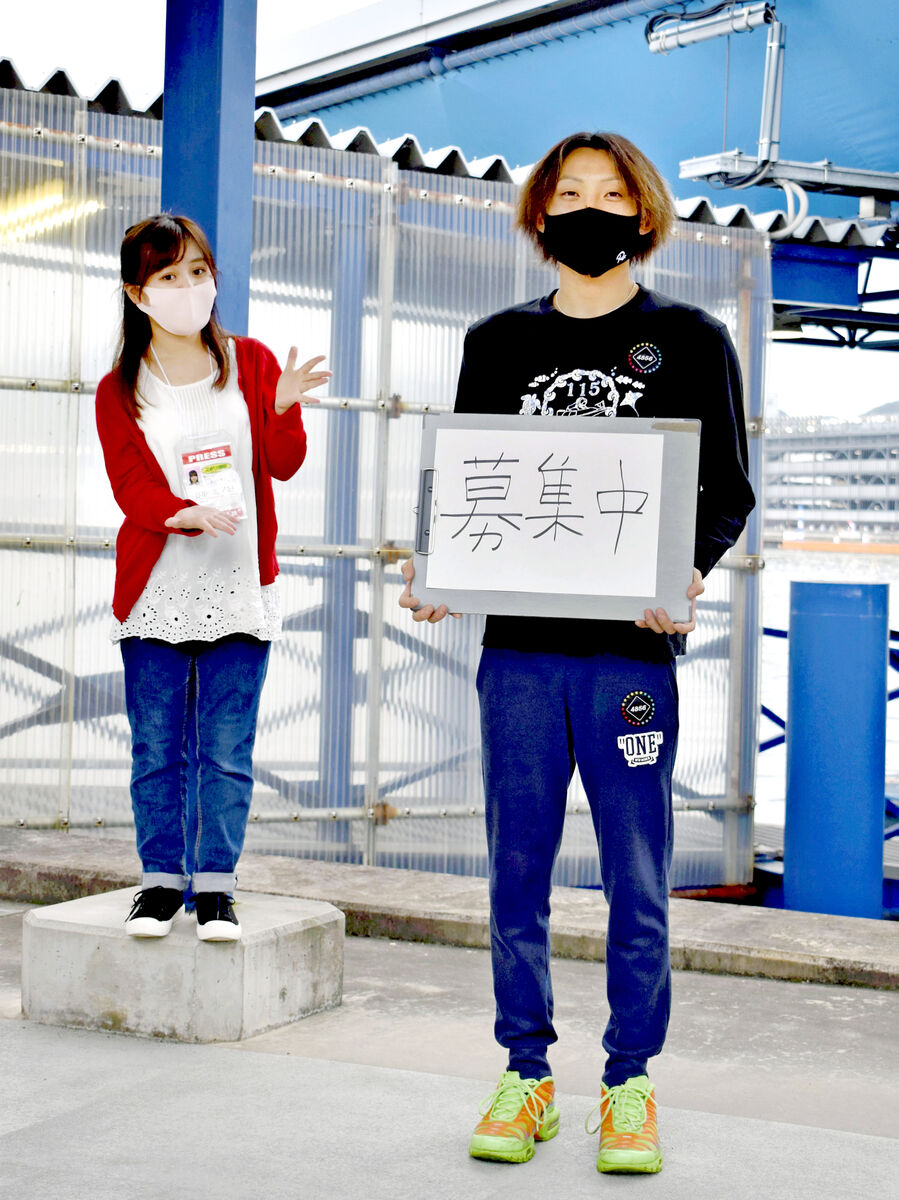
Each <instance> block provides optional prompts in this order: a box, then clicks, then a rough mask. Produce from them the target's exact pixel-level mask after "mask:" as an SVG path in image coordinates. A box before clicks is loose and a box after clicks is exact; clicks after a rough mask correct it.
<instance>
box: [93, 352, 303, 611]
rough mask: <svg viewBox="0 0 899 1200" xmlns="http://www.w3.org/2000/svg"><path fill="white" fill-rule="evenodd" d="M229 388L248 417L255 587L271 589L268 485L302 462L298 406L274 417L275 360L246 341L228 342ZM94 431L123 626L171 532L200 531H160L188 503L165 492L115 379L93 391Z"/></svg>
mask: <svg viewBox="0 0 899 1200" xmlns="http://www.w3.org/2000/svg"><path fill="white" fill-rule="evenodd" d="M235 345H236V350H237V382H238V385H239V386H240V390H241V392H242V393H243V398H244V400H245V401H246V404H247V409H248V411H249V414H250V434H251V436H252V439H253V480H254V483H255V491H256V531H257V540H258V546H259V582H260V583H261V584H262V585H263V586H264V585H265V584H267V583H274V580H275V576H276V575H277V574H278V561H277V559H276V558H275V537H276V535H277V532H278V522H277V520H276V519H275V500H274V496H273V494H272V479H273V478H274V479H290V477H291V476H292V475H293V474H294V473H295V472H296V471H297V470H299V468H300V466H301V465H302V462H303V459H304V458H305V457H306V433H305V431H304V429H303V419H302V417H301V415H300V406H299V404H294V405H293V406H292V407H291V408H289V409H288V410H287V412H285V413H282V414H281V415H280V416H279V415H278V413H276V412H275V387H276V385H277V383H278V379H279V378H280V376H281V368H280V367H279V366H278V362H277V359H276V358H275V356H274V354H272V352H271V350H269V349H268V347H267V346H263V344H262V343H261V342H257V341H255V340H254V339H253V338H242V337H241V338H235ZM97 432H98V433H99V435H100V442H101V444H102V446H103V457H104V459H105V460H106V473H107V475H108V476H109V482H110V483H111V484H112V491H113V494H114V496H115V498H116V501H117V503H118V505H119V508H121V510H122V512H123V513H124V514H125V520H124V522H123V524H122V527H121V529H120V530H119V534H118V537H117V538H116V573H115V593H114V595H113V600H112V611H113V612H114V613H115V615H116V617H117V619H118V620H119V621H124V620H125V618H126V617H127V616H128V614H129V613H130V612H131V609H132V608H133V607H134V604H135V602H136V601H137V599H138V597H139V596H140V594H141V592H142V591H143V590H144V588H145V587H146V584H147V580H148V579H149V578H150V572H151V571H152V570H153V566H154V564H155V563H156V560H157V559H158V558H159V556H160V554H161V553H162V548H163V546H164V545H165V540H166V538H167V537H168V536H169V534H171V533H178V534H186V535H187V536H188V537H196V536H198V535H199V533H200V530H183V529H177V530H173V529H168V528H166V524H165V522H166V520H167V519H168V518H169V517H173V516H174V515H175V513H176V512H179V511H180V510H181V509H182V508H186V507H188V506H189V505H192V504H193V503H194V502H193V501H192V500H185V499H184V498H183V497H182V496H176V495H174V493H173V492H172V491H171V490H170V489H169V485H168V483H167V482H166V478H165V475H164V474H163V472H162V468H161V467H160V465H159V463H158V462H157V461H156V458H155V456H154V454H153V451H152V450H151V449H150V447H149V446H148V445H147V441H146V438H145V437H144V435H143V433H142V432H141V430H140V427H139V426H138V424H137V422H136V421H135V420H134V418H133V417H132V416H131V414H130V413H129V412H128V409H127V408H126V407H125V399H124V397H123V394H122V383H121V378H120V376H119V374H118V372H116V371H112V372H110V374H109V375H106V376H104V377H103V379H101V380H100V385H99V387H98V388H97Z"/></svg>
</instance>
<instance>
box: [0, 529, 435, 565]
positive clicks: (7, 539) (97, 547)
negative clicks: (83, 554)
mask: <svg viewBox="0 0 899 1200" xmlns="http://www.w3.org/2000/svg"><path fill="white" fill-rule="evenodd" d="M276 549H277V553H278V555H279V557H281V558H368V559H375V560H384V561H386V562H396V561H398V560H399V559H400V558H409V557H410V556H411V554H412V549H411V547H409V546H403V545H395V544H394V543H392V542H388V543H385V545H383V546H331V545H324V544H320V543H316V542H290V541H284V540H281V539H279V540H278V543H277V547H276ZM0 550H75V551H79V550H81V551H92V552H94V553H96V552H97V551H109V553H110V554H112V553H113V552H114V550H115V534H114V533H112V534H110V535H109V536H105V537H104V536H99V537H86V536H85V537H64V536H63V535H61V534H55V533H0Z"/></svg>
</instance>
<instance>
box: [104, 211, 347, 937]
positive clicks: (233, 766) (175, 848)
mask: <svg viewBox="0 0 899 1200" xmlns="http://www.w3.org/2000/svg"><path fill="white" fill-rule="evenodd" d="M121 262H122V305H123V314H122V333H121V339H120V343H119V351H118V355H117V358H116V362H115V366H114V367H113V370H112V371H111V372H110V374H108V375H107V376H105V378H104V379H103V380H101V382H100V386H99V388H98V389H97V430H98V432H99V435H100V441H101V443H102V446H103V455H104V459H105V461H106V471H107V474H108V475H109V481H110V483H111V485H112V490H113V493H114V494H115V498H116V500H117V502H118V504H119V507H120V508H121V509H122V511H123V512H124V514H125V520H124V522H123V524H122V527H121V529H120V530H119V535H118V538H117V540H116V580H115V593H114V596H113V613H114V615H115V621H114V626H113V631H112V639H113V641H116V642H118V643H119V645H120V647H121V651H122V659H123V662H124V666H125V700H126V707H127V711H128V720H129V722H130V725H131V737H132V769H131V800H132V805H133V808H134V821H135V827H136V831H137V849H138V853H139V855H140V859H141V865H142V872H143V873H142V881H141V891H140V892H139V893H138V895H137V897H136V899H135V902H134V905H133V907H132V909H131V912H130V914H129V916H128V918H127V920H126V928H127V930H128V932H129V933H130V934H133V935H134V936H136V937H162V936H164V935H165V934H167V933H168V932H169V930H170V929H171V927H172V922H173V920H174V919H175V917H176V916H177V914H178V913H179V912H180V910H181V908H182V904H183V892H184V890H185V889H186V888H187V886H188V884H191V885H192V889H193V892H194V894H195V896H196V912H197V933H198V936H199V937H200V938H201V939H202V940H204V941H234V940H236V939H237V938H239V937H240V924H239V923H238V921H237V918H236V917H235V915H234V910H233V907H232V903H233V898H232V892H233V890H234V886H235V880H236V876H235V874H234V872H235V867H236V865H237V859H238V857H239V856H240V851H241V848H242V846H243V840H244V834H245V832H246V824H247V817H248V815H249V809H250V798H251V795H252V790H253V776H252V753H253V742H254V740H255V736H256V717H257V713H258V709H259V696H260V692H261V689H262V683H263V681H264V679H265V672H266V667H267V665H268V654H269V649H270V646H271V642H272V639H273V638H276V637H278V636H279V635H280V631H281V613H280V606H279V600H278V586H277V581H276V576H277V574H278V564H277V561H276V559H275V535H276V533H277V528H278V526H277V521H276V519H275V506H274V498H273V495H272V478H275V479H282V480H284V479H290V477H291V476H292V475H293V474H294V473H295V472H296V471H297V470H298V469H299V467H300V465H301V464H302V462H303V459H304V458H305V455H306V434H305V432H304V430H303V422H302V418H301V415H300V400H301V398H302V397H303V396H304V395H305V394H306V392H308V391H309V390H310V389H312V388H314V387H317V386H319V385H320V384H321V383H323V382H324V381H325V380H326V379H327V378H328V377H329V375H330V372H328V371H316V370H315V368H316V367H317V366H318V364H319V363H320V362H321V361H322V357H323V356H318V357H316V358H312V359H310V360H309V361H308V362H306V363H304V364H303V365H302V366H300V367H297V365H296V359H297V351H296V347H292V348H291V350H290V353H289V355H288V358H287V366H286V368H285V369H284V371H283V372H282V371H281V369H280V367H279V366H278V363H277V361H276V359H275V357H274V355H273V354H272V353H271V351H270V350H268V349H267V348H266V347H265V346H263V345H262V343H261V342H257V341H254V340H253V339H252V338H235V337H229V336H227V335H226V334H225V333H224V332H223V330H222V328H221V326H220V325H219V323H218V320H217V317H216V313H215V292H216V278H217V272H216V266H215V262H214V260H213V257H212V251H211V250H210V247H209V243H208V241H207V240H206V237H205V236H204V234H203V232H202V230H201V229H200V228H199V227H198V226H197V225H196V224H195V223H194V222H193V221H190V220H188V219H187V218H186V217H174V216H170V215H168V214H161V215H159V216H155V217H150V218H148V219H147V220H145V221H142V222H140V223H139V224H138V225H135V226H133V227H132V228H131V229H129V230H128V231H127V233H126V234H125V239H124V241H123V243H122V250H121ZM313 403H314V401H313ZM189 731H190V732H191V733H193V734H194V735H195V739H196V747H197V750H196V754H197V777H196V796H197V813H196V817H195V820H188V814H187V805H186V795H187V774H186V773H187V769H188V762H189V756H188V753H187V748H188V739H189ZM188 829H190V830H191V840H192V842H193V844H192V845H191V846H188V845H187V844H186V841H187V837H188ZM188 863H192V865H193V871H192V876H191V877H189V876H188V875H187V874H186V866H187V864H188Z"/></svg>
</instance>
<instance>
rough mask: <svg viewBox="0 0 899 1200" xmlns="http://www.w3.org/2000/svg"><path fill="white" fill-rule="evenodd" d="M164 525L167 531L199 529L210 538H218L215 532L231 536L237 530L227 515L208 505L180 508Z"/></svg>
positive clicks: (235, 524) (192, 505) (234, 522)
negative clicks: (167, 528)
mask: <svg viewBox="0 0 899 1200" xmlns="http://www.w3.org/2000/svg"><path fill="white" fill-rule="evenodd" d="M166 525H167V526H168V527H169V529H199V530H200V531H201V532H203V533H208V534H209V535H210V537H218V533H216V530H219V531H220V532H221V533H227V534H233V533H234V532H235V531H236V529H237V522H236V521H234V520H232V519H231V517H229V516H228V514H227V513H223V512H220V511H219V510H218V509H217V508H210V506H209V505H208V504H191V505H188V507H187V508H181V509H179V510H178V512H176V513H175V515H174V516H173V517H169V519H168V520H167V521H166Z"/></svg>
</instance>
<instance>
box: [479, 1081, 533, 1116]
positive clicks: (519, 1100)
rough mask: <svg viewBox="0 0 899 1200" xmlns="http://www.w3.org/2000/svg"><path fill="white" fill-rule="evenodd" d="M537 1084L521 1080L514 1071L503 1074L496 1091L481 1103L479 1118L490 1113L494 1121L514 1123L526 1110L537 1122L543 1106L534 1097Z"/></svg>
mask: <svg viewBox="0 0 899 1200" xmlns="http://www.w3.org/2000/svg"><path fill="white" fill-rule="evenodd" d="M539 1083H540V1081H539V1079H521V1078H519V1076H518V1075H517V1074H516V1073H515V1072H514V1071H506V1072H504V1073H503V1076H502V1078H501V1079H500V1081H499V1084H498V1086H497V1087H496V1089H495V1090H494V1091H492V1092H491V1093H490V1095H489V1096H487V1097H485V1099H484V1100H483V1102H482V1103H481V1107H480V1110H479V1111H480V1114H481V1116H482V1117H486V1116H487V1114H488V1113H490V1116H491V1117H492V1118H493V1120H494V1121H514V1120H515V1118H516V1117H517V1116H518V1114H519V1113H520V1112H521V1110H522V1108H526V1109H527V1111H528V1112H529V1113H530V1115H531V1116H532V1117H533V1118H534V1120H535V1121H539V1120H540V1108H541V1105H542V1104H543V1100H542V1098H541V1097H539V1096H537V1095H536V1092H537V1088H538V1086H539Z"/></svg>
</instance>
